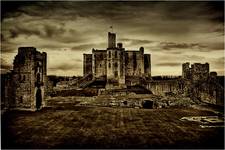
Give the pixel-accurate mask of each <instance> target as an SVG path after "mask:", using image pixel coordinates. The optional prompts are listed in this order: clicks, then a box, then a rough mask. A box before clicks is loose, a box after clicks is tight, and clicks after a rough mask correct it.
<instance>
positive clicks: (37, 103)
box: [36, 88, 42, 109]
mask: <svg viewBox="0 0 225 150" xmlns="http://www.w3.org/2000/svg"><path fill="white" fill-rule="evenodd" d="M41 103H42V96H41V89H40V88H38V89H37V93H36V108H37V109H40V108H41Z"/></svg>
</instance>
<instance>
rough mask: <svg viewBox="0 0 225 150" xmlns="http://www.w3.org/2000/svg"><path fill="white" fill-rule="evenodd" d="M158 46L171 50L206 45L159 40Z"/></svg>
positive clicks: (198, 47) (200, 47) (199, 47)
mask: <svg viewBox="0 0 225 150" xmlns="http://www.w3.org/2000/svg"><path fill="white" fill-rule="evenodd" d="M160 47H161V48H162V49H164V50H171V49H193V48H197V49H202V48H205V47H206V46H203V45H200V44H198V43H174V42H161V43H160Z"/></svg>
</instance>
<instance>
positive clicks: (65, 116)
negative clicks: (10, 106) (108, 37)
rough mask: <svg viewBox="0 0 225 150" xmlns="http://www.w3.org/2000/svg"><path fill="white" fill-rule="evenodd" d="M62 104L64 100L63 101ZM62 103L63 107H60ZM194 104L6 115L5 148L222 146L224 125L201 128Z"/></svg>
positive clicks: (200, 112) (75, 108) (74, 108)
mask: <svg viewBox="0 0 225 150" xmlns="http://www.w3.org/2000/svg"><path fill="white" fill-rule="evenodd" d="M62 105H63V104H62ZM62 108H63V109H62ZM205 115H215V114H214V113H213V112H210V111H203V110H198V109H193V108H179V109H178V108H177V109H175V108H170V109H134V108H110V107H84V106H82V107H78V106H68V107H52V108H45V109H42V110H41V111H38V112H22V111H12V112H8V113H5V114H4V115H3V116H2V120H1V122H2V123H1V126H2V137H1V139H2V141H1V142H2V143H1V144H2V148H223V146H224V143H223V141H224V128H223V127H222V128H201V127H200V126H199V125H200V123H198V122H189V121H181V120H180V118H182V117H185V116H205Z"/></svg>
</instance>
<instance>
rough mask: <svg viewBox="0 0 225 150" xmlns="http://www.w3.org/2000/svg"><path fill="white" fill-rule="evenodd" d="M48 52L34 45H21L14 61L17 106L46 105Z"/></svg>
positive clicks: (40, 106)
mask: <svg viewBox="0 0 225 150" xmlns="http://www.w3.org/2000/svg"><path fill="white" fill-rule="evenodd" d="M46 67H47V54H46V53H45V52H43V53H41V52H38V51H37V50H36V48H34V47H20V48H19V49H18V54H17V55H16V56H15V59H14V62H13V85H14V94H15V104H14V105H15V108H16V109H25V110H37V109H41V108H42V107H44V106H45V105H46V104H45V91H46V81H47V76H46V75H47V70H46Z"/></svg>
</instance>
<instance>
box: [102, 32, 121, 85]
mask: <svg viewBox="0 0 225 150" xmlns="http://www.w3.org/2000/svg"><path fill="white" fill-rule="evenodd" d="M106 70H107V85H106V88H107V89H114V88H123V87H125V49H124V48H123V45H122V43H118V44H117V47H116V34H115V33H110V32H109V33H108V48H107V69H106Z"/></svg>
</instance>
